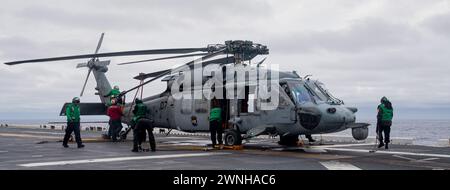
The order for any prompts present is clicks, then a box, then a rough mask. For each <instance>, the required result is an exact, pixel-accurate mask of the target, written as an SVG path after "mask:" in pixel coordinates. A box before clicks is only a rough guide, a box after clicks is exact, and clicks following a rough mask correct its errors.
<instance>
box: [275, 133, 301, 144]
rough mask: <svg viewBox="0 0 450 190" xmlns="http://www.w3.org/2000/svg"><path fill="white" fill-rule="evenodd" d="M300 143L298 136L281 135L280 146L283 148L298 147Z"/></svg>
mask: <svg viewBox="0 0 450 190" xmlns="http://www.w3.org/2000/svg"><path fill="white" fill-rule="evenodd" d="M297 143H298V135H286V136H282V135H280V141H279V142H278V144H279V145H283V146H297Z"/></svg>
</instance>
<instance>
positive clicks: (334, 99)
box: [314, 81, 344, 104]
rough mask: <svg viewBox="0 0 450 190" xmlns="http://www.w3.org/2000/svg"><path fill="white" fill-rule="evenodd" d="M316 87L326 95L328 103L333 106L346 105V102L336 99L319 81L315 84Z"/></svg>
mask: <svg viewBox="0 0 450 190" xmlns="http://www.w3.org/2000/svg"><path fill="white" fill-rule="evenodd" d="M314 85H315V86H316V87H317V89H319V90H320V91H321V92H322V93H323V94H325V95H326V97H327V101H328V102H329V103H332V104H344V102H343V101H342V100H340V99H338V98H336V97H334V96H333V95H332V94H331V93H330V91H329V90H328V89H327V88H326V87H325V85H324V84H323V83H321V82H319V81H316V82H314Z"/></svg>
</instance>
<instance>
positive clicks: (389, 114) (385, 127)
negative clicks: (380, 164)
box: [377, 97, 394, 149]
mask: <svg viewBox="0 0 450 190" xmlns="http://www.w3.org/2000/svg"><path fill="white" fill-rule="evenodd" d="M393 117H394V109H393V108H392V103H391V102H390V101H389V100H388V99H387V98H386V97H383V98H381V104H380V105H378V114H377V135H378V140H379V141H380V144H379V145H378V148H381V147H383V146H384V147H385V148H386V149H389V142H390V133H391V125H392V118H393ZM383 132H384V142H383Z"/></svg>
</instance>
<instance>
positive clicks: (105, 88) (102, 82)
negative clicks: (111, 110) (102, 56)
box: [93, 66, 111, 105]
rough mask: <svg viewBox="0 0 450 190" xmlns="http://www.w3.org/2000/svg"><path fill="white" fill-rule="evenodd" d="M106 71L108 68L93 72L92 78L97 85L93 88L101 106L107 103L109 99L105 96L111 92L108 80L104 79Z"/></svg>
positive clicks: (104, 67)
mask: <svg viewBox="0 0 450 190" xmlns="http://www.w3.org/2000/svg"><path fill="white" fill-rule="evenodd" d="M107 70H108V67H106V66H103V67H101V68H100V69H94V70H93V74H94V78H95V81H96V83H97V87H95V90H97V92H96V93H95V94H96V95H98V96H99V97H100V101H101V102H102V103H103V105H106V103H107V102H109V97H105V95H107V94H108V93H109V92H110V91H111V84H109V81H108V78H107V77H106V71H107Z"/></svg>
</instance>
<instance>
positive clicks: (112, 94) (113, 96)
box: [103, 85, 122, 106]
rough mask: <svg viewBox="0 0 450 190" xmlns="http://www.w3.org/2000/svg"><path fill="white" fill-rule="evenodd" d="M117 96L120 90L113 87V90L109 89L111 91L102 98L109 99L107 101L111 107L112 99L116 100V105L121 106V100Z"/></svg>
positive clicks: (117, 87)
mask: <svg viewBox="0 0 450 190" xmlns="http://www.w3.org/2000/svg"><path fill="white" fill-rule="evenodd" d="M119 95H120V89H119V86H117V85H116V86H114V88H113V89H111V91H109V93H108V94H106V95H104V96H103V97H105V98H106V97H110V99H109V101H110V104H109V105H111V100H112V99H114V98H116V99H117V102H116V103H117V104H121V103H122V98H121V97H119ZM109 105H108V106H109Z"/></svg>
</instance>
